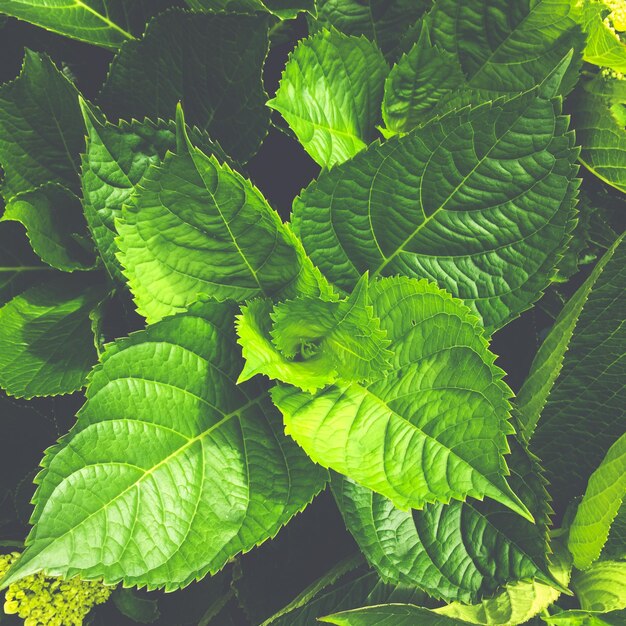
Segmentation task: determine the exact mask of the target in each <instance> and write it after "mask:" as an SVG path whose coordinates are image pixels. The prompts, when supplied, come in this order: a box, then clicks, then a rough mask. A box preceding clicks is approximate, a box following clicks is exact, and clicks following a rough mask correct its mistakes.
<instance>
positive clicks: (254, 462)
mask: <svg viewBox="0 0 626 626" xmlns="http://www.w3.org/2000/svg"><path fill="white" fill-rule="evenodd" d="M235 308H236V307H235V306H234V305H233V304H232V303H216V302H211V301H206V302H200V303H197V304H196V305H195V306H194V307H193V308H192V309H191V310H190V311H189V313H185V314H181V315H177V316H174V317H171V318H168V319H167V320H164V321H162V322H160V323H159V324H155V325H153V326H150V327H149V328H147V329H146V330H144V331H140V332H138V333H135V334H133V335H131V336H130V337H129V338H127V339H122V340H119V341H117V342H116V343H114V344H110V345H109V346H108V347H107V350H106V351H105V353H104V355H103V356H102V359H101V364H100V365H99V366H98V367H97V368H96V369H95V370H94V373H93V375H92V376H91V379H90V382H89V386H88V388H87V403H86V404H85V405H84V407H83V408H82V409H81V411H80V413H79V416H78V421H77V424H76V426H75V427H74V428H73V429H72V431H71V432H70V434H69V435H68V436H67V437H66V438H64V439H63V440H62V441H61V443H60V444H59V445H58V446H57V447H56V448H54V449H52V450H51V451H50V452H49V453H48V455H47V456H46V458H45V459H44V468H45V469H44V471H43V473H42V474H41V475H40V476H39V478H38V483H39V488H38V491H37V495H36V509H35V514H34V517H33V522H34V523H35V526H34V528H33V530H32V533H31V535H30V537H29V539H28V541H27V548H26V551H25V553H24V554H23V556H22V557H21V559H20V560H19V561H18V563H17V564H16V566H15V567H14V568H13V569H12V571H10V572H9V574H8V577H7V578H5V579H4V580H3V581H2V585H3V586H6V585H8V584H10V582H11V581H14V580H17V579H19V578H22V577H24V576H27V575H28V574H30V573H33V572H36V571H40V570H42V569H43V570H45V571H46V572H48V573H50V574H52V575H64V576H68V575H70V576H71V575H74V574H76V573H80V575H81V577H83V578H86V579H92V578H100V577H101V578H103V579H104V581H105V582H106V583H111V584H112V583H116V582H118V581H120V580H123V581H124V582H125V583H126V584H127V585H139V586H143V585H147V586H148V587H150V588H152V587H166V588H168V589H175V588H178V587H181V586H184V585H186V584H188V583H190V582H191V581H192V580H194V579H197V578H198V579H199V578H201V577H203V576H204V575H205V574H207V573H208V572H216V571H217V570H219V569H220V568H221V567H222V566H223V565H224V564H225V563H226V561H227V560H228V559H230V558H231V557H233V556H234V555H236V554H238V553H239V552H241V551H247V550H249V549H251V548H252V547H253V546H255V545H256V544H258V543H260V542H262V541H264V540H265V539H267V538H269V537H272V536H273V535H275V534H276V532H277V531H278V530H279V528H280V527H281V526H282V525H283V524H285V523H286V522H287V521H288V520H289V519H290V518H291V517H292V516H293V515H294V514H295V513H297V512H298V511H300V510H302V509H303V508H304V507H305V506H306V505H307V504H308V503H309V502H310V500H311V499H312V498H313V496H314V495H315V494H316V493H317V492H318V491H320V489H322V488H323V486H324V483H325V480H326V472H325V471H323V470H322V469H321V468H319V467H316V466H315V465H313V464H312V463H311V462H310V461H309V460H308V459H307V458H306V456H305V455H304V454H303V453H302V452H301V451H300V450H299V449H298V447H297V446H295V445H294V444H293V442H291V441H290V440H289V439H287V438H285V437H284V435H283V433H282V425H281V422H280V416H279V415H278V413H277V412H276V411H275V409H274V408H273V407H272V404H271V402H270V400H269V396H268V395H267V390H266V388H265V387H263V386H260V385H257V384H254V383H247V384H245V385H237V384H236V383H235V381H236V379H237V375H238V373H239V371H240V370H241V367H242V365H243V363H242V360H241V356H240V354H238V350H237V342H236V335H235V333H234V324H233V322H234V313H235ZM94 440H97V441H98V445H97V446H94V443H93V442H94ZM129 522H131V523H129Z"/></svg>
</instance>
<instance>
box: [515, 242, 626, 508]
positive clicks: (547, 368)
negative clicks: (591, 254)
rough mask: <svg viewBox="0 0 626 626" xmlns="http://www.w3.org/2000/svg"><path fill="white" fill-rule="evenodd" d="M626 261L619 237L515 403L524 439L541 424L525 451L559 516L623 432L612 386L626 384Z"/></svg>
mask: <svg viewBox="0 0 626 626" xmlns="http://www.w3.org/2000/svg"><path fill="white" fill-rule="evenodd" d="M625 254H626V242H625V241H624V235H622V236H621V237H620V238H619V240H618V241H617V242H616V243H615V244H614V246H613V247H612V248H611V249H610V250H609V251H608V252H607V253H606V254H605V256H604V257H603V259H602V260H601V261H600V263H599V264H598V266H597V267H596V269H595V270H594V272H593V273H592V274H591V276H590V277H589V278H588V281H587V282H586V283H585V284H583V285H582V286H581V287H580V289H579V290H578V292H577V293H576V294H575V295H574V296H573V297H572V299H571V300H570V302H569V303H568V304H567V306H566V307H565V308H564V310H563V311H562V313H561V314H560V315H559V317H558V318H557V321H556V324H555V326H554V328H553V330H552V331H551V333H550V335H549V336H548V337H547V338H546V340H545V342H544V344H543V345H542V347H541V348H540V350H539V353H538V354H537V356H536V357H535V361H534V362H533V365H532V367H531V373H530V376H529V378H528V380H527V382H526V383H525V384H524V386H523V387H522V390H521V392H520V395H519V403H518V410H517V412H518V415H519V416H520V417H521V423H522V427H523V429H524V432H525V433H526V435H527V437H529V436H530V435H531V433H532V432H533V428H534V426H535V423H536V422H537V417H538V416H539V415H540V416H541V419H539V421H538V423H537V426H536V429H535V430H534V434H532V440H531V447H532V450H533V451H534V452H535V453H536V454H537V455H538V456H539V457H540V458H541V459H542V462H543V465H544V468H545V470H546V476H547V478H548V480H549V481H550V483H551V489H550V492H551V494H552V496H553V498H554V501H555V503H556V506H557V507H558V508H559V509H560V508H562V507H564V506H565V505H567V503H569V502H570V501H571V500H572V499H573V498H574V497H576V496H579V495H582V493H583V491H584V489H585V484H586V482H587V480H588V478H589V476H590V475H591V473H592V472H593V471H594V470H595V469H596V468H597V467H598V465H599V464H600V462H601V461H602V459H603V458H604V456H605V454H606V451H607V449H608V448H609V446H611V445H612V444H613V443H614V442H615V441H616V440H617V439H618V438H619V437H620V436H621V435H622V433H623V432H624V415H625V413H624V411H625V407H624V403H623V402H622V398H621V397H620V394H619V393H616V392H615V384H616V381H622V380H624V378H625V377H626V370H625V365H626V360H625V359H624V354H626V328H624V324H623V306H622V302H621V297H622V295H623V292H624V288H625V286H626V269H625V268H626V259H625V258H624V257H625ZM570 337H571V339H570ZM600 373H601V374H602V375H599V374H600ZM544 402H545V405H544ZM542 406H543V408H542ZM581 450H584V454H580V451H581Z"/></svg>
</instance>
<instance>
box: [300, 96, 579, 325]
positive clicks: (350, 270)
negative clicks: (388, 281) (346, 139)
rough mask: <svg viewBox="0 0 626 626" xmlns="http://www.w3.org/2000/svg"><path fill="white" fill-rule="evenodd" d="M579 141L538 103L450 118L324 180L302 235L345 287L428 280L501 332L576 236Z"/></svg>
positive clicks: (303, 213)
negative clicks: (370, 281) (369, 280)
mask: <svg viewBox="0 0 626 626" xmlns="http://www.w3.org/2000/svg"><path fill="white" fill-rule="evenodd" d="M573 142H574V138H573V135H572V134H571V133H569V132H567V120H566V119H565V118H564V117H562V116H561V115H560V105H559V104H558V102H556V101H555V102H550V101H548V100H545V99H543V98H541V97H538V96H537V94H536V93H529V94H525V95H522V96H520V97H516V98H514V99H512V100H508V101H502V100H500V101H497V102H496V103H494V104H485V105H482V106H478V107H474V108H465V109H461V110H459V111H454V112H452V113H450V114H448V115H445V116H444V117H442V118H438V119H434V120H432V121H430V122H428V123H427V124H424V125H423V126H421V127H419V128H417V129H416V130H414V131H413V132H411V133H409V134H408V135H405V136H403V137H399V138H393V139H390V140H389V141H387V142H385V143H384V144H382V145H377V144H374V145H373V146H372V147H370V148H369V149H368V150H367V151H365V152H363V153H361V154H358V155H357V156H356V157H354V158H353V159H352V160H351V161H349V162H347V163H344V164H342V165H339V166H337V167H335V168H333V169H332V170H331V171H330V172H327V173H323V174H322V175H321V176H320V177H319V179H318V180H317V181H316V182H313V183H311V185H309V187H308V188H307V189H306V190H305V191H304V192H303V193H302V195H301V196H300V197H299V198H297V199H296V201H295V203H294V215H293V222H294V227H295V229H296V232H297V233H298V234H299V235H300V237H301V239H302V242H303V244H304V247H305V249H306V250H307V252H308V253H309V255H310V256H311V259H312V260H313V262H314V263H315V264H316V265H317V266H318V267H319V268H320V269H321V270H322V272H323V273H324V274H325V275H326V276H327V277H328V278H329V280H331V282H334V283H336V284H337V285H339V286H340V287H342V288H344V289H346V290H350V289H351V288H352V287H353V285H354V284H356V281H357V280H358V278H359V277H360V276H361V274H362V273H363V272H365V271H366V270H370V272H371V275H372V277H376V276H389V275H394V274H398V273H400V274H405V275H408V276H412V277H427V278H429V279H431V280H434V281H436V282H438V283H439V285H440V286H442V287H445V288H446V289H448V291H450V292H451V293H452V294H453V295H455V296H457V297H460V298H462V299H464V300H465V302H466V303H467V304H468V305H469V306H470V307H471V308H473V309H474V311H475V312H477V313H478V314H479V315H480V316H481V317H482V320H483V323H484V324H485V326H486V327H487V328H488V330H495V329H497V328H500V327H501V326H503V325H505V324H506V323H507V322H509V321H510V320H511V319H513V318H515V317H517V316H518V315H519V314H520V313H521V312H522V311H523V310H525V309H527V308H528V307H529V306H530V305H531V304H532V303H533V302H534V301H535V300H536V299H537V298H538V297H539V296H540V294H541V292H542V290H543V289H545V287H546V286H547V285H548V284H549V282H550V279H551V277H552V276H553V274H554V267H555V265H556V263H557V261H558V259H559V256H560V254H561V252H562V250H563V249H564V247H565V245H566V242H567V240H568V238H569V235H568V233H569V231H570V230H571V229H572V228H573V227H574V223H575V222H574V219H573V218H574V216H575V212H574V208H573V201H574V197H575V195H576V189H577V181H575V180H574V175H575V173H576V171H577V169H576V166H575V164H574V161H575V159H576V156H577V151H576V149H575V148H574V145H573ZM494 268H497V272H496V271H494Z"/></svg>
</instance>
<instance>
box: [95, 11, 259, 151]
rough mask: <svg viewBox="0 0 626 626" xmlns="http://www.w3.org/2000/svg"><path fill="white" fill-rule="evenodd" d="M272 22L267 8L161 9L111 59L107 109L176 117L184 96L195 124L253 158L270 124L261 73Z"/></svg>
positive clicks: (103, 95) (129, 114)
mask: <svg viewBox="0 0 626 626" xmlns="http://www.w3.org/2000/svg"><path fill="white" fill-rule="evenodd" d="M268 28H269V18H268V17H266V16H263V15H235V14H229V15H227V14H219V13H215V14H209V13H202V14H197V13H190V12H185V11H178V10H172V11H169V12H167V13H163V14H161V15H159V16H158V17H156V18H155V19H154V20H152V21H151V22H150V24H149V25H148V29H147V30H146V33H145V35H144V37H143V39H141V41H130V42H128V43H125V44H124V45H123V46H122V49H121V50H120V52H119V54H118V55H117V56H116V58H115V59H114V61H113V63H112V64H111V69H110V72H109V77H108V79H107V82H106V83H105V85H104V88H103V90H102V93H101V96H100V101H101V103H102V105H103V106H104V109H105V112H107V113H109V112H111V113H112V114H114V115H117V116H119V117H121V118H124V119H130V118H137V119H143V118H144V117H149V118H152V119H157V118H165V119H169V118H171V117H172V114H173V112H174V109H175V108H176V105H177V103H178V102H179V101H181V100H182V102H183V105H184V106H185V111H186V112H187V119H188V122H189V124H190V125H195V126H198V127H199V128H201V129H203V130H207V131H208V133H209V135H210V136H211V137H212V138H213V139H215V140H217V141H218V142H219V143H220V144H221V145H222V146H223V148H224V149H225V150H226V152H227V153H228V154H229V155H231V156H232V157H233V158H235V159H237V160H242V161H245V160H247V159H249V158H250V157H251V156H252V155H253V154H254V153H255V152H256V151H257V150H258V148H259V146H260V144H261V141H262V140H263V138H264V137H265V135H266V133H267V128H268V124H269V111H268V110H267V107H266V106H265V101H266V99H267V96H266V94H265V91H264V89H263V84H262V81H261V73H262V70H263V63H264V61H265V57H266V55H267V51H268V45H269V40H268Z"/></svg>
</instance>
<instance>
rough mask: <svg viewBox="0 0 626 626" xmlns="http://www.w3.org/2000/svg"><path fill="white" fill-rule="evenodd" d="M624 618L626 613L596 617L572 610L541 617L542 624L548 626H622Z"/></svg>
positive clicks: (620, 612) (595, 615) (615, 612)
mask: <svg viewBox="0 0 626 626" xmlns="http://www.w3.org/2000/svg"><path fill="white" fill-rule="evenodd" d="M624 618H626V611H611V612H610V613H604V614H602V615H598V614H596V613H589V612H587V611H579V610H576V609H573V610H571V611H561V612H560V613H555V614H554V615H542V619H543V620H544V622H545V623H546V624H550V626H622V624H623V623H624Z"/></svg>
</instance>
